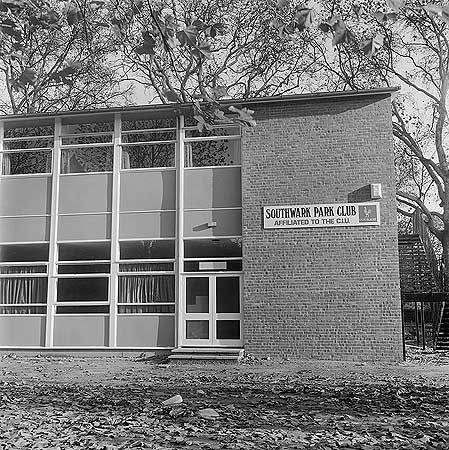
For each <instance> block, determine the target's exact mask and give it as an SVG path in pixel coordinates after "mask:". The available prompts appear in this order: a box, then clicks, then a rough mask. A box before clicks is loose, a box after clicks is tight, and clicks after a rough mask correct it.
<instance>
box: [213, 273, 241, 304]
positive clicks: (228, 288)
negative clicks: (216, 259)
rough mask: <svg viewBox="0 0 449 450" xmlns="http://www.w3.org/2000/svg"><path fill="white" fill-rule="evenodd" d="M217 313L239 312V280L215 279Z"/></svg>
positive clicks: (231, 278) (236, 278)
mask: <svg viewBox="0 0 449 450" xmlns="http://www.w3.org/2000/svg"><path fill="white" fill-rule="evenodd" d="M216 287H217V292H216V296H217V313H239V312H240V279H239V278H238V277H217V279H216Z"/></svg>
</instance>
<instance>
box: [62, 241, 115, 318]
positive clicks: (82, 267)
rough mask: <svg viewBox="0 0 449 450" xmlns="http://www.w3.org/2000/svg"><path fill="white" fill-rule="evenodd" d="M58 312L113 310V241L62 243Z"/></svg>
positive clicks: (102, 312)
mask: <svg viewBox="0 0 449 450" xmlns="http://www.w3.org/2000/svg"><path fill="white" fill-rule="evenodd" d="M58 248H59V260H58V263H57V265H58V281H57V296H56V302H57V308H56V314H107V313H108V312H109V274H110V271H111V266H110V253H111V247H110V243H109V242H74V243H60V244H59V247H58Z"/></svg>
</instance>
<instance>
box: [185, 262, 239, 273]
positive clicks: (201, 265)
mask: <svg viewBox="0 0 449 450" xmlns="http://www.w3.org/2000/svg"><path fill="white" fill-rule="evenodd" d="M241 270H242V261H240V260H230V261H185V263H184V271H185V272H226V271H232V272H240V271H241Z"/></svg>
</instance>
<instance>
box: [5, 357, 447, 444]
mask: <svg viewBox="0 0 449 450" xmlns="http://www.w3.org/2000/svg"><path fill="white" fill-rule="evenodd" d="M4 362H5V363H7V368H8V373H9V374H8V375H4V378H3V380H2V381H1V382H0V401H1V407H0V449H2V450H3V449H8V450H10V449H15V448H26V449H28V448H30V449H39V448H40V449H47V450H48V449H54V450H56V449H60V450H68V449H71V450H78V449H85V448H89V449H94V450H95V449H102V450H125V449H133V448H147V449H154V450H156V449H158V450H162V449H164V450H168V449H178V448H189V449H240V450H246V449H282V450H284V449H286V450H287V449H317V450H321V449H345V448H346V449H362V450H370V449H376V450H377V449H438V448H440V449H445V448H448V447H449V422H448V421H447V420H445V417H448V414H447V413H448V411H449V408H448V406H447V405H449V392H447V389H446V387H445V386H438V385H436V384H435V383H433V382H431V381H429V380H427V379H425V378H421V377H415V378H414V379H408V378H405V377H402V376H391V375H385V376H375V375H372V374H370V373H369V372H366V373H365V374H363V372H364V370H365V369H364V366H360V373H356V372H353V373H352V372H348V371H346V372H344V373H343V374H342V375H340V376H333V375H328V376H326V375H325V374H326V372H325V371H318V372H316V371H315V372H312V371H309V370H306V369H302V370H301V371H298V370H296V371H290V372H289V371H286V370H284V371H276V370H273V366H271V365H270V366H269V367H271V370H266V369H263V364H262V363H259V364H257V365H251V366H245V367H242V366H239V367H226V368H222V367H220V366H216V367H213V368H211V367H204V368H202V367H201V366H198V365H197V366H196V367H195V368H194V369H192V368H190V367H188V366H187V367H180V366H168V367H167V366H164V367H161V366H160V365H156V364H148V363H147V361H146V360H145V363H144V364H142V363H137V362H136V361H128V362H127V363H126V364H125V363H124V362H123V361H120V360H117V361H114V360H109V361H108V362H107V364H106V365H105V367H104V368H103V369H99V367H98V365H99V364H100V362H96V361H95V360H89V361H84V362H80V361H76V360H70V359H65V360H61V361H57V360H51V359H44V358H41V359H36V360H35V361H34V363H33V364H30V363H24V361H23V359H21V358H20V357H19V358H17V359H12V358H8V359H7V360H6V359H5V360H4ZM120 364H121V365H120ZM265 364H268V363H265ZM270 364H271V362H270ZM117 365H120V366H117ZM273 365H274V364H273ZM30 367H32V370H30ZM102 370H103V371H102ZM78 373H80V374H81V375H82V378H81V379H79V378H76V377H77V374H78ZM68 374H71V375H70V376H71V377H72V379H70V378H67V377H68ZM93 375H95V376H93ZM117 375H120V376H119V377H117ZM114 377H116V378H117V379H116V380H114ZM74 380H76V381H74Z"/></svg>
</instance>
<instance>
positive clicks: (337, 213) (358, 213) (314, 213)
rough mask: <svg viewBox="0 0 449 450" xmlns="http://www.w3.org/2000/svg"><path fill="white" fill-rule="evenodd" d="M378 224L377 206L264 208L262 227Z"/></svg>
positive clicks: (345, 205)
mask: <svg viewBox="0 0 449 450" xmlns="http://www.w3.org/2000/svg"><path fill="white" fill-rule="evenodd" d="M379 224H380V207H379V203H330V204H317V205H286V206H264V207H263V227H264V228H266V229H276V228H318V227H359V226H365V225H379Z"/></svg>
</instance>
